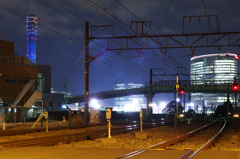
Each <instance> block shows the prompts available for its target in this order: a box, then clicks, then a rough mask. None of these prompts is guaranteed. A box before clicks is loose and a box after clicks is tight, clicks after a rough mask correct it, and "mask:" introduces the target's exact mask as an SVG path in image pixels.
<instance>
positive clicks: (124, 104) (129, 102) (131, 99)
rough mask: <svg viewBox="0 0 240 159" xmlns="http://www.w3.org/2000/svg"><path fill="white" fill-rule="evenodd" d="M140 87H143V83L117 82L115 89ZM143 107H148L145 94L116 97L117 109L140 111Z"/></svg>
mask: <svg viewBox="0 0 240 159" xmlns="http://www.w3.org/2000/svg"><path fill="white" fill-rule="evenodd" d="M140 87H143V84H135V83H127V84H116V86H115V90H124V89H133V88H140ZM142 108H146V99H145V96H144V95H131V96H126V97H118V98H115V109H116V110H120V111H125V112H139V111H140V109H142Z"/></svg>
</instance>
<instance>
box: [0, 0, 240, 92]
mask: <svg viewBox="0 0 240 159" xmlns="http://www.w3.org/2000/svg"><path fill="white" fill-rule="evenodd" d="M118 2H120V4H122V5H123V6H124V7H126V8H127V9H128V10H129V11H131V12H132V13H133V14H134V15H135V16H136V17H138V18H139V19H141V20H145V21H152V26H151V28H152V30H153V31H154V33H155V34H178V33H182V17H183V16H193V15H203V14H204V8H206V9H205V14H211V15H215V14H217V15H218V16H219V21H220V23H221V31H239V30H240V29H239V28H240V19H239V17H240V9H239V6H240V1H239V0H118ZM120 4H119V3H117V1H115V0H91V1H90V0H0V24H1V25H0V33H2V34H7V36H8V40H10V41H14V43H15V53H17V54H19V55H21V56H26V49H27V41H26V31H25V30H26V28H25V27H26V26H25V25H26V24H25V17H26V16H27V14H28V13H29V8H30V7H31V6H32V7H33V9H34V13H35V15H36V16H37V17H38V18H39V19H40V20H39V24H40V26H38V36H37V38H38V40H37V61H38V63H41V64H48V65H51V66H52V86H53V87H54V88H55V89H56V90H60V91H63V90H64V87H63V83H64V78H65V76H67V77H68V90H69V91H71V92H72V93H73V94H74V95H78V94H83V91H84V73H83V71H84V64H83V60H84V58H83V57H84V56H83V55H84V52H83V50H84V48H83V31H84V21H89V23H90V25H112V24H113V23H112V21H114V22H117V23H118V24H119V25H120V26H121V27H126V25H130V23H131V21H136V20H137V19H136V17H135V16H133V15H131V14H130V13H129V12H128V11H127V10H126V9H124V8H123V7H122V6H121V5H120ZM89 6H92V8H91V7H89ZM93 7H99V8H98V10H99V11H100V10H101V9H100V8H104V10H105V12H104V15H105V16H106V17H107V19H110V21H109V20H107V19H106V18H104V17H103V16H102V15H101V13H99V12H97V11H96V9H93ZM117 19H118V20H117ZM214 28H215V26H214V22H213V21H210V24H209V23H207V22H206V21H204V20H202V21H201V23H198V22H197V21H196V20H195V21H192V22H191V24H188V23H186V31H187V32H204V31H211V30H213V29H214ZM148 33H149V34H152V32H150V31H149V30H148ZM98 35H101V36H108V35H110V32H109V30H106V32H103V33H101V34H100V33H99V34H98ZM115 35H116V36H117V35H127V34H126V33H124V32H123V31H121V28H118V27H117V26H115ZM90 47H91V48H90V54H91V55H94V52H96V53H98V52H99V51H101V49H100V48H99V47H98V46H96V45H94V44H90ZM227 51H229V52H232V53H238V52H239V48H238V47H227V48H222V50H221V52H227ZM215 52H217V49H214V48H213V49H209V48H205V49H198V50H196V55H201V54H209V53H215ZM167 54H168V55H163V54H161V53H160V52H159V51H157V50H156V51H154V52H152V51H144V54H142V55H141V56H140V57H136V55H137V53H136V51H122V52H120V53H118V52H108V53H106V54H104V55H103V56H101V57H99V58H98V61H94V62H92V63H91V66H90V91H91V92H98V91H104V90H111V89H113V88H114V84H115V83H116V82H117V83H129V82H133V83H142V84H144V83H145V82H146V81H148V80H149V68H166V71H167V72H169V73H175V71H174V68H175V67H176V66H179V64H182V65H184V66H186V67H187V70H186V72H187V73H189V64H190V63H189V61H190V58H191V56H190V55H189V54H191V51H190V50H187V49H175V50H168V53H167ZM79 60H80V62H79ZM99 61H101V63H100V62H99ZM91 92H90V93H91Z"/></svg>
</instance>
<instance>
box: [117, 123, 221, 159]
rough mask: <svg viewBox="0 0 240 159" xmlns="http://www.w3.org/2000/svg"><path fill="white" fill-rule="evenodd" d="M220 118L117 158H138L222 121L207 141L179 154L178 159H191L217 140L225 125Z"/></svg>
mask: <svg viewBox="0 0 240 159" xmlns="http://www.w3.org/2000/svg"><path fill="white" fill-rule="evenodd" d="M222 120H223V122H222V121H219V120H216V121H214V122H212V123H210V124H207V125H204V126H202V127H200V128H198V129H195V130H193V131H190V132H188V133H186V134H184V135H180V136H177V137H175V138H173V139H170V140H166V141H163V142H161V143H158V144H155V145H152V146H150V147H147V148H143V149H139V150H137V151H134V152H131V153H129V154H126V155H123V156H121V157H118V158H117V159H127V158H138V157H140V156H141V154H144V153H146V152H147V151H150V150H157V149H163V148H166V147H169V146H171V145H175V144H177V143H179V142H180V141H182V140H187V139H188V138H189V137H191V136H193V135H195V134H197V133H200V131H203V130H204V129H207V128H210V127H212V126H214V125H215V124H219V122H222V125H221V128H220V129H218V131H217V132H216V133H215V134H214V135H213V137H210V138H209V139H208V141H206V142H205V143H203V144H202V146H200V147H198V148H197V149H195V148H192V149H191V148H190V149H189V150H188V151H187V153H185V154H184V155H181V156H179V159H191V158H193V157H195V156H196V155H197V154H198V153H199V152H201V151H202V150H206V149H208V148H210V147H211V145H212V143H214V141H216V140H217V138H218V136H219V135H220V134H221V132H222V131H223V129H224V128H225V125H226V120H225V119H222Z"/></svg>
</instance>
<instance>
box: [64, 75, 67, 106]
mask: <svg viewBox="0 0 240 159" xmlns="http://www.w3.org/2000/svg"><path fill="white" fill-rule="evenodd" d="M64 87H65V104H66V106H67V76H65V84H64Z"/></svg>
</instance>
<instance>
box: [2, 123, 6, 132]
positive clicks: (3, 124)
mask: <svg viewBox="0 0 240 159" xmlns="http://www.w3.org/2000/svg"><path fill="white" fill-rule="evenodd" d="M5 126H6V125H5V122H3V130H5Z"/></svg>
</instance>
